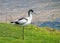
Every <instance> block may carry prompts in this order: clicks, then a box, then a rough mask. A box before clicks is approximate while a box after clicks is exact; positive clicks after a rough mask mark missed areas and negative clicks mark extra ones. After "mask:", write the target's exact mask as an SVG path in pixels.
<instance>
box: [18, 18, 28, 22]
mask: <svg viewBox="0 0 60 43" xmlns="http://www.w3.org/2000/svg"><path fill="white" fill-rule="evenodd" d="M22 19H25V20H27V21H28V19H27V18H20V19H18V20H22Z"/></svg>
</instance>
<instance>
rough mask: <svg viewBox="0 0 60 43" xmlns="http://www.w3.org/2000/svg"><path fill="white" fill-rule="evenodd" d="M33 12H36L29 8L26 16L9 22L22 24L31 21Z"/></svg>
mask: <svg viewBox="0 0 60 43" xmlns="http://www.w3.org/2000/svg"><path fill="white" fill-rule="evenodd" d="M33 14H36V13H35V12H34V10H32V9H30V10H29V11H28V17H22V18H20V19H18V20H16V21H14V22H11V23H13V24H19V25H22V26H25V25H28V24H30V23H31V21H32V15H33Z"/></svg>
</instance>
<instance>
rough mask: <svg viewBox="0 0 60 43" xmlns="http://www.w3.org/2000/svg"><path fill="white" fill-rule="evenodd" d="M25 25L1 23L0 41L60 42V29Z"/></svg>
mask: <svg viewBox="0 0 60 43" xmlns="http://www.w3.org/2000/svg"><path fill="white" fill-rule="evenodd" d="M22 30H23V27H22V26H20V25H13V24H8V23H0V43H60V31H58V30H53V29H51V28H48V27H38V26H35V25H31V24H30V25H28V26H25V27H24V40H23V39H22Z"/></svg>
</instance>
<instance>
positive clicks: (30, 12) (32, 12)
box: [28, 9, 36, 14]
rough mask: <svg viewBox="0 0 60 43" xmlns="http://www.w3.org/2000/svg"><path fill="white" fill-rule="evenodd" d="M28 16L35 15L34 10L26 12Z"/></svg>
mask: <svg viewBox="0 0 60 43" xmlns="http://www.w3.org/2000/svg"><path fill="white" fill-rule="evenodd" d="M28 14H36V13H35V12H34V10H32V9H30V10H29V11H28Z"/></svg>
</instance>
